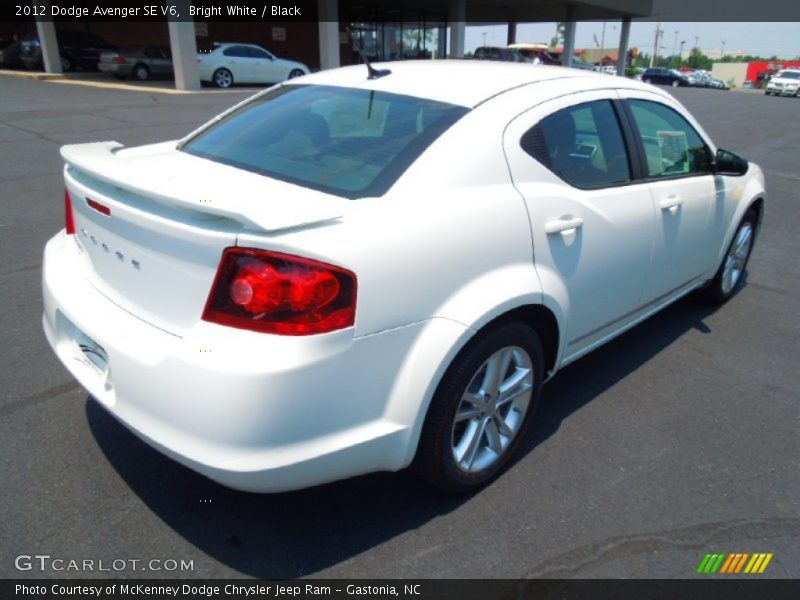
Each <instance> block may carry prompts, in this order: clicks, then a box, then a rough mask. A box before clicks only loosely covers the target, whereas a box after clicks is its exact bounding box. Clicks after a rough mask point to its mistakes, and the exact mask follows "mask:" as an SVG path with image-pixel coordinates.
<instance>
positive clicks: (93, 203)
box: [86, 198, 111, 217]
mask: <svg viewBox="0 0 800 600" xmlns="http://www.w3.org/2000/svg"><path fill="white" fill-rule="evenodd" d="M86 204H88V205H89V207H90V208H93V209H95V210H96V211H97V212H99V213H102V214H104V215H105V216H107V217H110V216H111V209H110V208H108V207H107V206H106V205H105V204H100V203H99V202H97V201H95V200H92V199H91V198H86Z"/></svg>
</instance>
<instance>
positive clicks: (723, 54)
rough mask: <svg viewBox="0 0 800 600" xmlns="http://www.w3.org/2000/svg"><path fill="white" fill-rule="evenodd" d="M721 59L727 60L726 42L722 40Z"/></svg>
mask: <svg viewBox="0 0 800 600" xmlns="http://www.w3.org/2000/svg"><path fill="white" fill-rule="evenodd" d="M720 58H725V40H722V56H720Z"/></svg>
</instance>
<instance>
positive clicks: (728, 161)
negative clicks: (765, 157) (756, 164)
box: [714, 149, 750, 175]
mask: <svg viewBox="0 0 800 600" xmlns="http://www.w3.org/2000/svg"><path fill="white" fill-rule="evenodd" d="M714 163H715V165H716V167H715V171H716V172H717V173H719V174H720V175H744V174H745V173H747V169H748V168H749V166H750V165H748V163H747V161H746V160H745V159H743V158H742V157H741V156H738V155H736V154H734V153H733V152H729V151H728V150H722V149H719V150H717V156H716V158H715V161H714Z"/></svg>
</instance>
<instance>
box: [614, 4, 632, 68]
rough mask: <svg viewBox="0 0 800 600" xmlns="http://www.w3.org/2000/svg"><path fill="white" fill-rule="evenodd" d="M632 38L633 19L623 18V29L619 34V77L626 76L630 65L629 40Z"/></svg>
mask: <svg viewBox="0 0 800 600" xmlns="http://www.w3.org/2000/svg"><path fill="white" fill-rule="evenodd" d="M630 36H631V18H630V17H622V28H621V29H620V32H619V49H618V50H617V75H619V76H620V77H624V76H625V67H626V66H627V64H628V40H629V39H630Z"/></svg>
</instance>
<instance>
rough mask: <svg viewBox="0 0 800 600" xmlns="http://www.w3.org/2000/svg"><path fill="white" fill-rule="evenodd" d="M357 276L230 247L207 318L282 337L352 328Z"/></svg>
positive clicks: (314, 263)
mask: <svg viewBox="0 0 800 600" xmlns="http://www.w3.org/2000/svg"><path fill="white" fill-rule="evenodd" d="M355 314H356V276H355V274H354V273H351V272H350V271H348V270H346V269H342V268H340V267H334V266H332V265H328V264H325V263H321V262H318V261H315V260H310V259H307V258H300V257H297V256H290V255H288V254H279V253H277V252H269V251H266V250H256V249H253V248H226V249H225V251H224V252H223V253H222V262H221V263H220V265H219V269H218V270H217V276H216V279H215V280H214V284H213V286H212V287H211V293H210V294H209V296H208V301H207V302H206V307H205V310H204V311H203V320H204V321H209V322H211V323H218V324H220V325H227V326H229V327H238V328H239V329H250V330H253V331H262V332H266V333H277V334H281V335H311V334H314V333H326V332H328V331H335V330H337V329H343V328H345V327H350V326H351V325H353V323H354V322H355Z"/></svg>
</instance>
